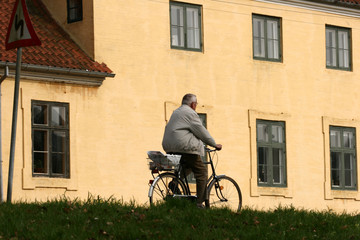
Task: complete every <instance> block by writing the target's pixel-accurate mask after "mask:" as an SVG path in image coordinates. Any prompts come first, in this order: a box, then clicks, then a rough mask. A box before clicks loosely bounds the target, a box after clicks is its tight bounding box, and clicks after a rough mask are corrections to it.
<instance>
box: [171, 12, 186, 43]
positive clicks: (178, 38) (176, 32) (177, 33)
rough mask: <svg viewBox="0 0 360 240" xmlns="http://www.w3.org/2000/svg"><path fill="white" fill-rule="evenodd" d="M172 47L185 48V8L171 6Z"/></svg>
mask: <svg viewBox="0 0 360 240" xmlns="http://www.w3.org/2000/svg"><path fill="white" fill-rule="evenodd" d="M171 45H172V46H179V47H184V12H183V7H179V6H171Z"/></svg>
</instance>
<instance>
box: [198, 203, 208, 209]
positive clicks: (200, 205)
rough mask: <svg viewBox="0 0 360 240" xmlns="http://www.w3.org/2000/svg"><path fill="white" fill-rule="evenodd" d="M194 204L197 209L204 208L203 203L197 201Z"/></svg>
mask: <svg viewBox="0 0 360 240" xmlns="http://www.w3.org/2000/svg"><path fill="white" fill-rule="evenodd" d="M196 206H197V207H198V208H199V209H205V208H206V207H205V206H204V204H202V203H197V204H196Z"/></svg>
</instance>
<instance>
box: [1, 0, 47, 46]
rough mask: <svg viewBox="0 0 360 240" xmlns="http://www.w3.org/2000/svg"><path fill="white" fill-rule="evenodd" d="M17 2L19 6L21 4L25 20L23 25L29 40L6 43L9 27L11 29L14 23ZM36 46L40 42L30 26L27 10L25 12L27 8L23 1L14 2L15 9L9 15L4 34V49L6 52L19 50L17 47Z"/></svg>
mask: <svg viewBox="0 0 360 240" xmlns="http://www.w3.org/2000/svg"><path fill="white" fill-rule="evenodd" d="M19 1H21V4H22V8H23V13H24V18H25V24H26V27H27V28H28V31H29V33H30V36H31V38H30V39H20V40H17V41H14V42H11V43H8V41H9V37H10V31H11V27H12V24H13V22H14V18H15V13H16V10H17V7H18V5H19ZM38 45H41V41H40V39H39V38H38V36H37V35H36V33H35V30H34V27H33V26H32V23H31V20H30V16H29V13H28V10H27V7H26V3H25V0H16V3H15V7H14V9H13V12H12V14H11V18H10V24H9V27H8V32H7V34H6V40H5V48H6V50H11V49H14V48H19V47H29V46H38Z"/></svg>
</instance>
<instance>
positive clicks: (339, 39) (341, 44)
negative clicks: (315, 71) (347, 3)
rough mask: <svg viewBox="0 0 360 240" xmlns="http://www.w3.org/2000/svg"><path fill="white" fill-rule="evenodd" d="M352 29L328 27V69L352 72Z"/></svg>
mask: <svg viewBox="0 0 360 240" xmlns="http://www.w3.org/2000/svg"><path fill="white" fill-rule="evenodd" d="M350 37H351V34H350V29H348V28H340V27H334V26H326V67H327V68H336V69H342V70H348V71H350V70H351V50H350V46H351V39H350Z"/></svg>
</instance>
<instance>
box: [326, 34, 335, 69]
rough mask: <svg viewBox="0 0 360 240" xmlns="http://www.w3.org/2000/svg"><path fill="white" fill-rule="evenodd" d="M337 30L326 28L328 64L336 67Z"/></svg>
mask: <svg viewBox="0 0 360 240" xmlns="http://www.w3.org/2000/svg"><path fill="white" fill-rule="evenodd" d="M336 61H337V60H336V31H335V30H333V29H326V65H327V66H332V67H336Z"/></svg>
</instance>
